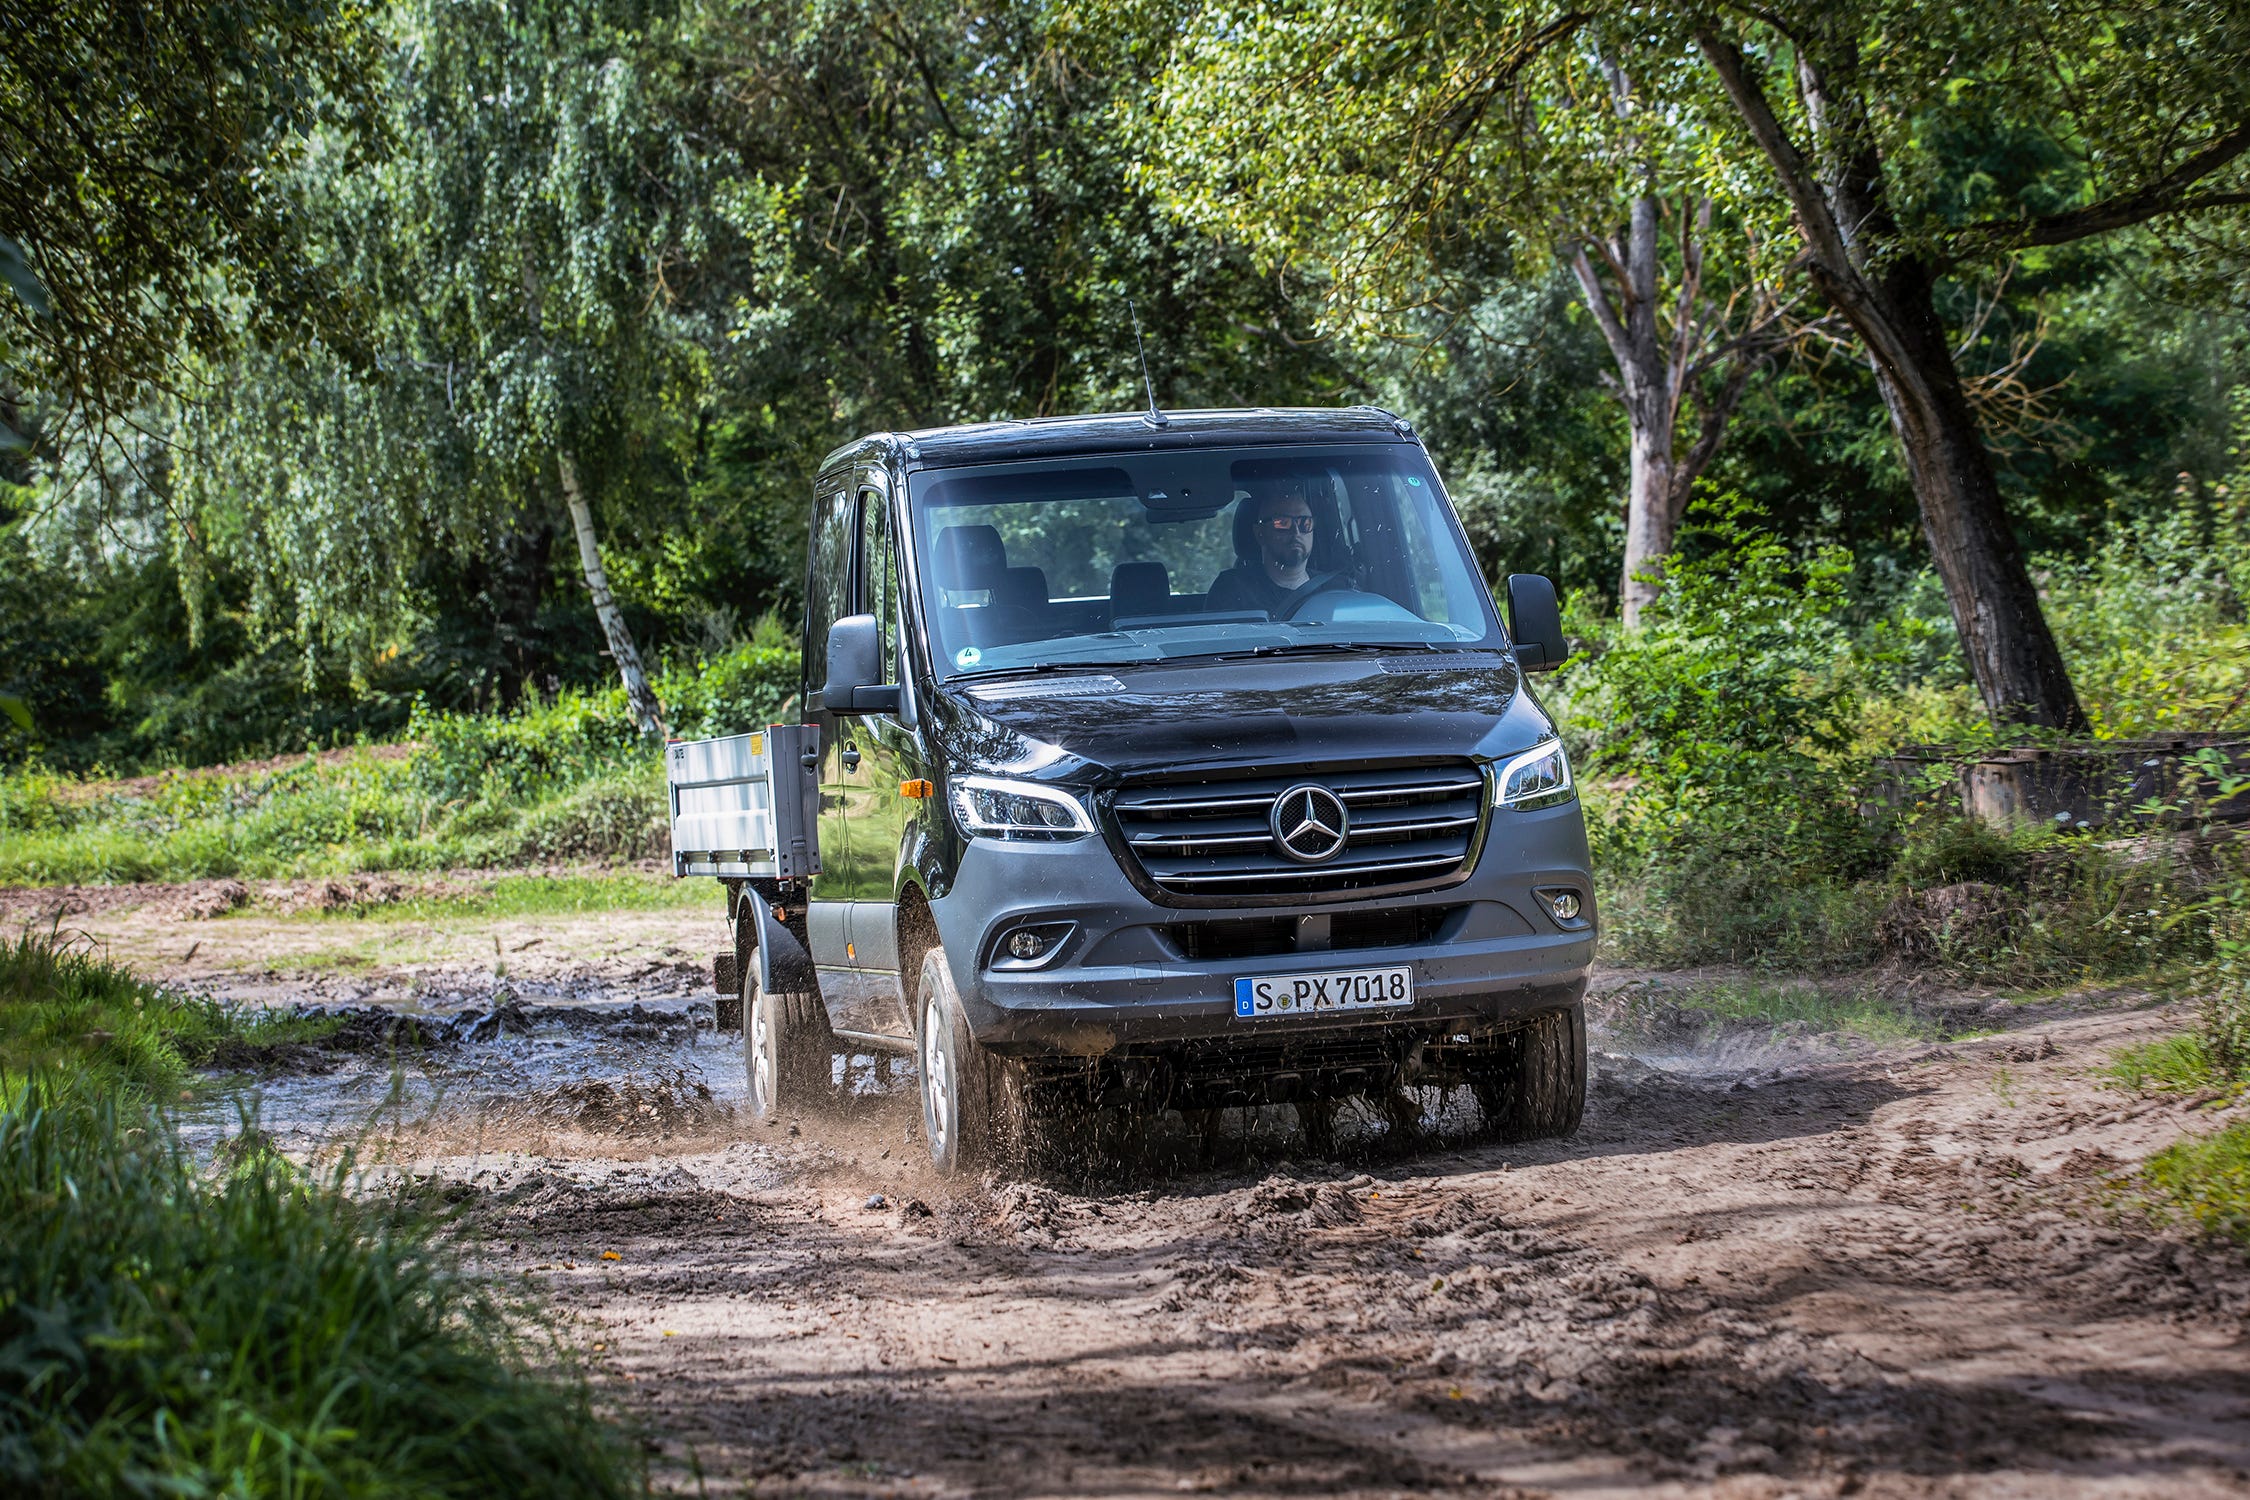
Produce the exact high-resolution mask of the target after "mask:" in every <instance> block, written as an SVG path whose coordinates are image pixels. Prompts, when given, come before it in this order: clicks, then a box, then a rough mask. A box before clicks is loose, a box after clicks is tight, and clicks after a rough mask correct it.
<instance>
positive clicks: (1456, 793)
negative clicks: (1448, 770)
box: [1336, 781, 1484, 803]
mask: <svg viewBox="0 0 2250 1500" xmlns="http://www.w3.org/2000/svg"><path fill="white" fill-rule="evenodd" d="M1483 787H1484V783H1483V782H1482V781H1447V782H1440V783H1438V784H1436V785H1433V786H1401V787H1387V786H1369V787H1355V788H1353V789H1352V790H1350V791H1345V790H1344V789H1343V788H1341V787H1339V788H1337V789H1336V795H1338V796H1339V797H1342V798H1343V799H1344V800H1345V801H1346V802H1347V803H1349V802H1372V801H1375V800H1377V799H1378V798H1382V797H1429V796H1436V795H1440V794H1442V795H1445V796H1448V797H1461V796H1466V795H1467V794H1468V793H1470V792H1474V791H1479V790H1482V789H1483Z"/></svg>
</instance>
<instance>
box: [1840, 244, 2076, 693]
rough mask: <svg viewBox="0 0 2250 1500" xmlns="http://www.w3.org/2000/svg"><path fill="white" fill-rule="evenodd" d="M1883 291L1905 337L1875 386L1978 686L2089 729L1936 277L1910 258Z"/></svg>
mask: <svg viewBox="0 0 2250 1500" xmlns="http://www.w3.org/2000/svg"><path fill="white" fill-rule="evenodd" d="M1876 290H1877V292H1878V294H1879V296H1880V297H1881V300H1882V303H1883V304H1884V311H1885V312H1887V313H1888V314H1889V322H1890V323H1891V325H1892V330H1893V332H1894V334H1895V337H1894V338H1893V339H1892V340H1889V341H1886V342H1887V343H1888V345H1889V347H1888V348H1885V349H1882V350H1880V351H1878V352H1875V353H1874V357H1873V360H1872V363H1873V364H1874V367H1875V379H1876V383H1877V385H1878V386H1879V387H1880V388H1881V390H1882V393H1883V404H1884V405H1885V406H1887V407H1888V408H1889V409H1890V414H1891V429H1892V431H1893V432H1895V433H1896V434H1897V435H1898V443H1899V448H1900V450H1901V451H1902V452H1903V454H1904V455H1905V458H1906V471H1907V475H1908V477H1909V478H1910V479H1911V481H1912V482H1913V485H1914V498H1915V500H1916V501H1917V502H1918V503H1919V505H1920V507H1921V511H1922V534H1923V536H1924V537H1926V538H1927V539H1928V540H1929V544H1930V557H1931V559H1932V561H1934V562H1935V563H1936V565H1937V571H1938V577H1939V578H1940V579H1941V580H1943V581H1944V584H1945V599H1946V603H1947V605H1948V606H1950V607H1951V609H1952V611H1953V625H1954V628H1955V630H1956V631H1958V632H1959V634H1960V637H1961V649H1962V650H1963V651H1964V652H1965V653H1966V654H1967V655H1968V658H1969V669H1970V671H1971V672H1972V673H1973V674H1974V675H1975V677H1976V682H1977V691H1978V692H1979V693H1980V694H1981V695H1982V696H1983V698H1984V702H1985V707H1986V709H1987V710H1988V711H1989V712H1990V713H1991V715H1992V718H1993V722H1994V723H1996V724H2000V725H2006V724H2010V723H2018V724H2036V725H2042V726H2044V727H2047V728H2050V729H2060V730H2062V731H2064V732H2065V733H2068V734H2085V733H2087V732H2088V730H2089V728H2090V726H2089V725H2088V723H2087V720H2086V711H2085V710H2084V709H2083V708H2082V707H2080V706H2079V702H2078V694H2077V692H2076V691H2075V690H2074V689H2073V688H2072V687H2071V683H2070V670H2069V668H2068V667H2066V666H2065V665H2064V664H2063V659H2062V649H2061V648H2060V647H2059V646H2058V645H2057V644H2056V643H2055V636H2054V632H2053V631H2052V630H2051V629H2049V628H2048V625H2047V616H2046V613H2045V612H2044V611H2043V610H2042V609H2041V608H2040V605H2039V590H2038V587H2037V585H2035V584H2034V583H2033V582H2032V579H2031V570H2030V568H2029V567H2028V566H2026V564H2025V562H2024V556H2023V549H2022V548H2021V547H2020V546H2019V545H2017V542H2016V535H2015V532H2014V530H2013V529H2012V528H2011V527H2010V526H2009V525H2008V516H2007V508H2006V506H2005V505H2004V504H2003V502H2002V500H2001V497H2000V484H1999V480H1998V477H1997V476H1996V475H1995V474H1994V473H1993V469H1992V456H1991V453H1990V452H1989V451H1988V450H1987V449H1986V448H1985V446H1984V435H1983V433H1982V432H1981V431H1980V430H1979V429H1978V427H1977V421H1976V414H1975V413H1974V411H1973V410H1972V409H1971V408H1970V406H1969V398H1968V393H1967V392H1966V391H1965V390H1963V389H1962V386H1961V375H1960V371H1959V370H1958V369H1956V368H1955V366H1954V363H1953V350H1952V348H1951V346H1950V344H1949V342H1948V340H1947V339H1946V336H1945V327H1944V324H1943V323H1941V322H1940V321H1939V318H1938V314H1937V307H1936V303H1935V300H1934V298H1933V297H1932V295H1931V293H1932V278H1931V276H1930V275H1929V274H1928V273H1927V272H1926V271H1925V270H1924V268H1923V267H1921V266H1920V265H1918V264H1915V263H1913V262H1906V263H1903V264H1899V265H1896V266H1894V267H1893V268H1892V269H1891V270H1890V271H1889V273H1888V274H1886V275H1885V276H1884V277H1883V278H1882V279H1881V280H1880V281H1879V282H1878V283H1877V286H1876ZM1870 349H1871V350H1874V349H1875V345H1874V344H1872V343H1870Z"/></svg>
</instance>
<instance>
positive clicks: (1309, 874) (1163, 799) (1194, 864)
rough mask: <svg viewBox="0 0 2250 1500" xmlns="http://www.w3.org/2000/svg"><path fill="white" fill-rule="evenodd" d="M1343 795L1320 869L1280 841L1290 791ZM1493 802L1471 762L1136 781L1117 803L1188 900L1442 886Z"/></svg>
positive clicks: (1121, 816)
mask: <svg viewBox="0 0 2250 1500" xmlns="http://www.w3.org/2000/svg"><path fill="white" fill-rule="evenodd" d="M1304 785H1312V786H1319V787H1325V788H1327V789H1328V790H1329V791H1331V792H1334V793H1335V794H1336V796H1337V797H1338V798H1339V799H1340V800H1341V801H1342V803H1343V805H1344V809H1345V813H1346V817H1347V821H1348V827H1347V830H1346V838H1345V841H1344V846H1343V848H1342V849H1341V850H1339V851H1338V852H1337V853H1336V854H1335V855H1334V856H1333V857H1331V858H1329V859H1327V860H1323V861H1321V862H1319V863H1317V864H1305V863H1300V862H1299V861H1297V860H1294V859H1292V858H1290V857H1289V856H1288V855H1286V854H1284V853H1283V852H1282V851H1281V849H1280V848H1279V847H1277V846H1276V844H1275V841H1274V837H1273V831H1272V828H1271V827H1270V826H1269V824H1268V821H1267V819H1268V816H1269V815H1270V814H1271V813H1272V811H1273V805H1274V801H1275V799H1277V798H1279V797H1280V796H1281V795H1282V794H1283V793H1284V792H1287V791H1289V790H1290V789H1291V788H1292V787H1297V786H1304ZM1485 801H1486V795H1485V782H1484V776H1483V774H1482V773H1481V772H1480V771H1479V770H1478V769H1477V768H1476V767H1475V766H1474V765H1472V764H1470V763H1469V762H1467V761H1451V762H1447V763H1445V764H1441V765H1426V766H1411V767H1403V768H1396V767H1394V768H1391V769H1386V770H1361V771H1309V770H1308V771H1304V772H1299V773H1295V774H1285V775H1267V776H1258V777H1253V778H1245V779H1241V780H1230V781H1196V782H1172V783H1167V784H1164V785H1160V786H1138V787H1129V788H1127V789H1126V790H1125V791H1123V792H1120V793H1119V794H1118V796H1117V799H1116V801H1115V802H1114V803H1113V804H1112V811H1113V813H1114V814H1115V816H1116V818H1117V825H1118V830H1119V831H1120V832H1121V833H1122V834H1123V835H1124V837H1125V844H1126V847H1127V848H1129V849H1130V850H1131V851H1132V853H1133V857H1134V858H1135V859H1137V860H1139V861H1140V865H1141V868H1142V870H1144V871H1145V872H1146V873H1147V875H1148V878H1149V879H1150V880H1152V881H1154V882H1155V883H1156V884H1157V885H1158V886H1159V887H1161V888H1162V889H1164V890H1167V891H1171V892H1174V893H1176V894H1178V895H1182V896H1204V897H1244V896H1305V895H1320V894H1326V893H1330V892H1339V891H1367V890H1389V889H1402V888H1412V887H1416V886H1428V885H1435V884H1437V883H1438V882H1440V881H1442V880H1445V879H1446V878H1448V877H1449V876H1452V875H1454V874H1456V873H1457V872H1458V871H1459V870H1460V868H1461V866H1462V865H1463V863H1464V862H1466V861H1467V859H1468V857H1469V851H1470V850H1471V849H1472V848H1474V847H1475V844H1476V835H1477V828H1478V824H1479V821H1480V820H1481V819H1482V818H1483V816H1484V806H1485Z"/></svg>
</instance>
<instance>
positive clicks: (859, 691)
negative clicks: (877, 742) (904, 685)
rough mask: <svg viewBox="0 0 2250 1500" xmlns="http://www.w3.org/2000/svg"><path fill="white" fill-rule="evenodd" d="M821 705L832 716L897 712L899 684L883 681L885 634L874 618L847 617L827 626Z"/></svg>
mask: <svg viewBox="0 0 2250 1500" xmlns="http://www.w3.org/2000/svg"><path fill="white" fill-rule="evenodd" d="M820 705H821V707H823V708H825V709H827V710H828V711H829V712H830V713H832V714H887V713H896V712H898V684H896V683H886V682H884V681H883V632H882V628H881V627H880V626H878V625H877V624H876V623H875V617H874V616H873V615H846V616H844V618H842V619H841V620H838V621H837V622H836V623H835V624H833V625H831V626H829V627H828V681H827V683H826V685H824V686H823V687H822V688H821V690H820Z"/></svg>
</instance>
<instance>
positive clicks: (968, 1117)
mask: <svg viewBox="0 0 2250 1500" xmlns="http://www.w3.org/2000/svg"><path fill="white" fill-rule="evenodd" d="M914 1038H915V1054H916V1057H917V1060H918V1061H919V1062H920V1063H921V1066H922V1138H923V1139H924V1140H925V1141H927V1142H928V1143H929V1148H930V1165H932V1166H934V1167H936V1168H937V1170H938V1172H939V1173H940V1174H941V1175H943V1176H947V1177H951V1176H953V1175H955V1174H956V1173H959V1172H963V1171H970V1170H974V1169H975V1168H977V1167H980V1166H984V1165H986V1164H988V1163H997V1161H998V1160H999V1159H1000V1158H1001V1157H1002V1156H1003V1155H1005V1154H1006V1148H1007V1145H1008V1143H1009V1141H1010V1140H1011V1139H1012V1137H1013V1134H1014V1133H1013V1132H1012V1131H1010V1130H1008V1129H1006V1128H1005V1127H1006V1126H1007V1125H1008V1124H1009V1123H1010V1122H1012V1120H1013V1118H1014V1114H1015V1111H1014V1110H1013V1108H1012V1107H1011V1106H1012V1102H1013V1101H1012V1098H1011V1095H1010V1092H1009V1090H1008V1089H1007V1088H1006V1080H1005V1079H1004V1078H1003V1077H1002V1072H1001V1065H1000V1062H999V1060H998V1059H997V1058H995V1057H993V1055H992V1054H991V1053H989V1052H987V1051H986V1050H985V1049H984V1048H983V1047H980V1046H978V1045H977V1039H976V1038H975V1037H973V1036H971V1035H970V1034H969V1023H968V1020H967V1018H966V1017H964V1016H963V1015H962V1014H961V996H960V993H959V991H957V990H955V989H954V987H953V970H952V968H951V966H949V965H948V964H947V963H946V961H945V950H944V949H943V948H932V949H931V950H930V951H929V952H928V953H927V954H925V955H923V958H922V976H921V980H920V982H919V983H918V984H917V985H916V986H915V1026H914Z"/></svg>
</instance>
